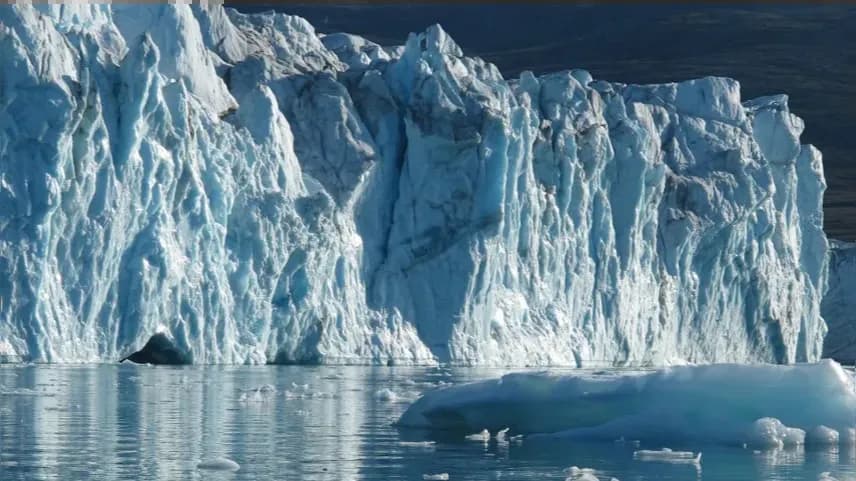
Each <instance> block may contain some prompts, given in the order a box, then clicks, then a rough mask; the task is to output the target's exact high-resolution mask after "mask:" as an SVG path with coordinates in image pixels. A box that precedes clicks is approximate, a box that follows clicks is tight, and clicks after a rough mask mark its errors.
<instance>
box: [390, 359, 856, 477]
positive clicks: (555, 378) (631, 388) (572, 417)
mask: <svg viewBox="0 0 856 481" xmlns="http://www.w3.org/2000/svg"><path fill="white" fill-rule="evenodd" d="M397 425H398V426H400V427H401V428H414V429H421V430H428V431H438V430H447V431H453V432H458V433H461V435H463V434H465V433H468V432H472V431H473V430H474V429H484V430H495V429H499V428H505V427H508V428H510V431H511V432H512V433H520V434H525V435H528V439H531V440H538V439H541V438H548V439H553V438H556V437H560V438H571V439H583V440H597V441H607V442H608V441H612V440H615V439H638V440H640V441H642V442H645V443H670V442H677V443H690V442H691V443H701V444H723V445H733V446H741V445H744V444H745V445H748V446H752V447H756V448H771V447H772V448H777V447H782V446H787V445H799V444H802V443H803V442H806V443H809V444H814V445H816V446H827V445H830V444H835V445H837V444H839V443H843V444H847V443H849V442H852V441H850V437H849V436H850V433H851V432H852V431H851V430H852V429H853V428H854V427H856V382H854V378H853V375H852V373H848V372H847V371H845V370H844V369H843V368H842V367H841V365H839V364H837V363H835V362H834V361H830V360H825V361H822V362H820V363H817V364H796V365H791V366H781V365H768V364H753V365H742V364H713V365H705V366H677V367H671V368H666V369H662V370H657V371H638V372H633V371H626V372H620V371H608V372H604V371H601V372H593V373H582V372H581V373H579V374H573V375H558V374H550V373H543V372H536V373H525V372H524V373H512V374H506V375H505V376H502V377H501V378H499V379H491V380H485V381H479V382H474V383H469V384H461V385H456V386H452V387H445V388H440V389H437V390H434V391H431V392H428V393H426V394H424V395H423V396H422V397H421V398H420V399H419V400H417V401H416V402H415V403H413V404H412V405H410V407H408V409H407V410H406V411H405V412H404V414H402V415H401V417H400V419H399V420H398V422H397ZM806 432H808V433H809V435H808V436H806ZM840 433H844V435H843V436H840ZM638 452H639V453H641V456H642V457H648V458H651V457H653V456H656V455H654V454H651V453H652V451H638ZM653 453H657V452H653ZM663 456H666V454H663ZM668 456H671V457H678V456H683V457H686V458H687V459H689V460H690V461H692V460H694V459H695V458H696V457H697V456H698V455H697V454H696V455H693V454H691V453H677V452H674V453H673V452H669V453H668Z"/></svg>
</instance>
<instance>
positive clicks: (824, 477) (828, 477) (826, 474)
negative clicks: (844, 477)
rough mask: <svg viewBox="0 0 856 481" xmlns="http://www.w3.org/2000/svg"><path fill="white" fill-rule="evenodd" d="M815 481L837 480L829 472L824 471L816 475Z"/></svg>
mask: <svg viewBox="0 0 856 481" xmlns="http://www.w3.org/2000/svg"><path fill="white" fill-rule="evenodd" d="M817 481H838V478H836V477H834V476H833V475H832V473H830V472H829V471H824V472H822V473H820V474H819V475H817Z"/></svg>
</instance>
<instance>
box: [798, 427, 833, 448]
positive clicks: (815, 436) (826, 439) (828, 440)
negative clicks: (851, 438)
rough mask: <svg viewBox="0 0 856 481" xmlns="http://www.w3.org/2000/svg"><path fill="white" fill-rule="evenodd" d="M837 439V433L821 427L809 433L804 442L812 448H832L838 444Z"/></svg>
mask: <svg viewBox="0 0 856 481" xmlns="http://www.w3.org/2000/svg"><path fill="white" fill-rule="evenodd" d="M838 437H839V436H838V431H836V430H834V429H832V428H829V427H826V426H823V425H821V426H816V427H815V428H814V429H812V430H811V431H809V432H808V434H806V437H805V441H806V444H809V445H812V446H832V445H835V444H838Z"/></svg>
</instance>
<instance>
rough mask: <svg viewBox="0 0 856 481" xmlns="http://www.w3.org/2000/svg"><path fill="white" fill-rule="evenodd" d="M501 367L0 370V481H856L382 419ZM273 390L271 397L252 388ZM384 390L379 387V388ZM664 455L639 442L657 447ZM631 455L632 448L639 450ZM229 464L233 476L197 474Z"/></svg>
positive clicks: (717, 458) (782, 454) (845, 467)
mask: <svg viewBox="0 0 856 481" xmlns="http://www.w3.org/2000/svg"><path fill="white" fill-rule="evenodd" d="M502 373H503V371H498V370H473V369H442V368H435V369H429V368H402V367H389V368H387V367H384V368H380V367H378V368H368V367H365V368H361V367H274V366H269V367H185V368H169V367H150V366H133V365H100V366H70V367H69V366H14V365H2V366H0V386H2V387H0V480H2V481H11V480H36V479H37V480H64V481H67V480H138V479H162V480H203V479H205V480H209V479H210V480H218V479H234V480H266V479H275V480H313V481H314V480H317V481H333V480H335V481H349V480H384V481H387V480H422V479H423V475H425V474H439V473H448V474H449V479H450V480H453V481H454V480H465V479H466V480H499V479H502V480H543V479H557V480H562V479H564V478H565V474H564V473H563V470H564V469H565V468H567V467H569V466H579V467H589V468H594V469H596V470H597V471H598V476H600V477H601V478H602V479H607V480H608V479H609V477H611V476H612V477H616V478H618V479H620V480H621V481H641V480H652V481H653V480H656V481H669V480H699V479H703V480H708V481H712V480H729V481H732V480H735V481H736V480H740V481H746V480H781V481H784V480H800V481H803V480H811V481H814V480H817V479H818V476H819V474H820V473H821V472H825V471H829V472H831V473H832V475H834V476H835V477H837V478H838V479H839V480H842V481H843V480H852V479H856V451H850V450H844V449H843V448H842V451H810V450H808V451H806V450H787V451H769V452H753V451H751V450H744V449H739V448H724V447H713V446H673V448H684V449H691V450H694V451H697V450H702V451H703V452H704V457H703V462H702V470H701V471H697V470H696V469H695V468H694V467H692V466H688V465H670V464H658V463H648V462H641V461H634V460H633V456H632V454H633V450H634V447H632V446H629V445H616V444H612V443H588V444H579V443H564V442H549V443H545V442H540V443H536V442H533V441H529V442H527V441H524V442H523V443H522V444H520V445H517V444H514V443H511V444H497V443H496V442H491V443H489V444H487V445H484V444H482V443H480V442H473V441H466V440H464V439H461V437H460V436H447V437H445V438H443V439H434V440H435V441H437V442H436V444H435V445H434V446H433V447H430V448H426V447H419V446H413V445H408V444H406V443H404V444H403V443H402V441H419V440H425V439H427V438H426V437H425V436H426V435H425V434H423V433H418V432H412V431H410V432H408V431H400V430H398V429H396V428H395V427H394V426H393V425H392V423H393V421H395V420H396V419H397V417H398V416H399V415H400V414H401V413H402V412H403V410H404V409H405V408H406V407H407V405H408V403H409V402H410V401H412V400H413V399H415V398H416V396H418V393H419V392H422V391H425V390H427V389H431V388H433V387H436V386H438V385H442V384H444V383H458V382H463V381H467V380H474V379H480V378H485V377H495V376H498V375H501V374H502ZM264 385H269V386H272V387H273V388H274V389H275V390H276V392H275V393H273V392H272V391H265V390H261V391H259V392H254V391H253V389H255V388H258V387H260V386H264ZM386 390H388V391H386ZM660 447H661V446H642V448H651V449H658V448H660ZM636 449H638V448H636ZM221 456H222V457H227V458H229V459H233V460H234V461H236V462H237V463H239V464H240V466H241V468H240V470H238V471H237V472H212V471H204V470H199V469H197V464H198V463H199V462H200V461H202V460H205V459H209V458H216V457H221Z"/></svg>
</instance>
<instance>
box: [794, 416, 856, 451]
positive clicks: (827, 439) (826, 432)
mask: <svg viewBox="0 0 856 481" xmlns="http://www.w3.org/2000/svg"><path fill="white" fill-rule="evenodd" d="M854 422H856V419H854ZM839 437H840V436H839V434H838V431H836V430H835V429H832V428H829V427H826V426H815V427H814V429H811V430H810V431H808V433H806V436H805V442H806V444H807V445H809V446H819V447H823V446H834V445H836V444H838V440H839Z"/></svg>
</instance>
